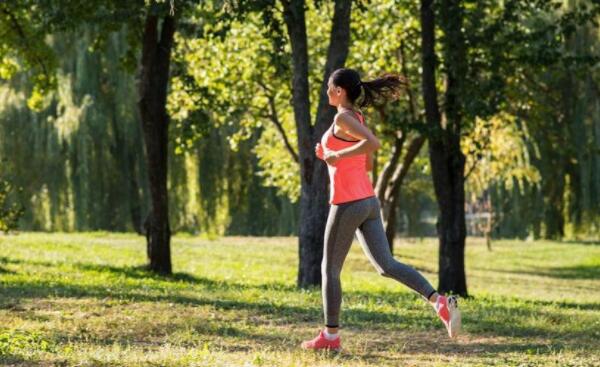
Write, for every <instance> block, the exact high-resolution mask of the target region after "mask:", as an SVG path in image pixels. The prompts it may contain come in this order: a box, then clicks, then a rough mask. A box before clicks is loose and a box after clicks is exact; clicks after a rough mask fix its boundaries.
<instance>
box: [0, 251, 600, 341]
mask: <svg viewBox="0 0 600 367" xmlns="http://www.w3.org/2000/svg"><path fill="white" fill-rule="evenodd" d="M4 261H6V259H5V260H4ZM8 261H9V262H14V261H17V262H24V261H21V260H8ZM27 263H29V261H27ZM36 264H38V265H48V266H56V265H67V266H71V267H74V268H78V269H81V270H84V271H93V272H100V273H107V272H108V273H110V274H114V275H117V276H119V277H124V278H125V279H141V280H144V279H151V280H156V281H165V282H182V283H185V284H190V285H201V286H202V287H204V289H200V290H198V296H188V295H183V294H180V293H178V289H173V290H168V289H165V287H164V284H161V283H157V284H144V286H143V287H141V286H140V284H139V283H137V284H120V283H119V282H118V281H117V282H111V283H110V284H107V285H106V286H100V285H79V284H76V283H74V282H70V281H69V280H68V279H67V280H63V279H61V281H56V280H51V281H28V280H20V281H11V282H7V283H5V284H4V285H3V287H2V288H0V308H5V309H6V308H8V309H14V306H15V304H18V303H20V301H21V300H23V299H31V298H46V297H93V298H97V299H106V298H113V299H122V300H128V301H134V302H139V301H147V302H168V303H178V304H183V305H194V306H203V305H209V306H212V307H214V308H216V309H222V310H245V311H249V312H252V313H256V314H257V315H261V316H264V317H267V318H268V317H273V316H277V318H278V319H279V320H283V322H284V323H292V324H297V323H303V322H305V323H312V322H315V323H320V319H321V314H322V311H321V305H320V304H315V305H314V306H313V307H306V306H304V307H300V306H294V305H288V304H280V303H277V302H269V301H257V302H252V301H250V302H248V301H245V300H240V299H233V298H231V297H235V295H233V296H232V295H229V294H225V295H223V294H219V293H218V292H210V291H219V290H220V291H243V290H253V289H259V290H263V291H280V292H289V293H295V292H298V289H297V288H296V287H295V286H292V285H286V284H281V283H272V284H239V283H234V282H229V281H227V282H226V281H216V280H212V279H208V278H203V277H198V276H194V275H190V274H187V273H176V274H174V275H172V276H161V275H156V274H154V273H151V272H149V271H147V270H146V269H145V267H144V266H136V267H117V266H111V265H97V264H86V263H75V264H73V263H64V264H56V263H51V262H48V263H45V262H36ZM314 291H317V290H314ZM282 298H284V297H282ZM345 298H346V299H347V300H352V299H363V298H364V299H373V298H377V299H378V302H379V303H387V304H389V305H392V306H394V307H396V306H397V305H398V303H401V304H403V305H402V307H403V306H407V307H412V306H415V305H416V303H415V302H414V301H415V298H416V296H414V295H411V294H399V293H394V292H378V293H376V294H374V293H373V292H365V291H346V292H345ZM538 304H539V305H544V306H550V305H552V306H557V307H559V308H568V309H582V310H593V311H596V310H598V309H600V305H598V304H573V303H560V302H545V301H530V302H523V303H517V304H513V305H511V304H510V303H509V304H508V305H505V304H502V303H498V304H494V305H493V306H492V305H490V309H489V310H488V309H486V308H487V307H486V306H479V307H477V306H475V307H470V310H472V311H473V312H472V314H466V315H465V318H464V324H465V325H467V331H468V332H469V333H470V334H474V335H475V334H479V335H494V336H508V337H528V336H533V337H543V338H549V337H550V338H551V339H552V340H559V339H561V338H565V339H566V340H567V341H568V343H569V344H577V343H579V342H581V343H582V344H586V343H588V342H589V340H594V339H595V338H596V337H597V335H596V331H595V330H594V329H593V327H591V326H590V327H585V325H584V327H581V326H579V325H578V327H577V328H576V329H575V330H574V331H571V330H568V328H567V329H565V328H552V325H549V326H548V327H538V326H533V325H527V323H528V322H530V321H531V320H536V319H538V318H540V317H543V318H546V319H548V320H550V322H552V323H556V324H561V323H564V322H569V321H570V320H569V319H568V317H569V316H567V315H562V314H556V313H555V312H549V311H545V310H540V309H539V307H536V305H538ZM423 307H426V306H425V305H423ZM490 311H491V312H490ZM343 315H344V319H346V322H345V325H346V326H347V327H350V328H364V327H365V325H368V327H369V328H371V327H373V328H375V329H377V328H382V327H387V326H389V325H394V324H395V325H398V327H402V328H407V329H412V330H413V331H414V332H420V331H423V330H427V329H432V328H438V327H439V325H438V324H437V320H435V319H434V318H433V317H431V318H429V319H425V318H423V317H422V316H420V315H419V314H418V313H414V312H413V313H410V312H409V313H402V311H399V312H381V311H375V310H366V309H359V308H352V309H344V310H343ZM317 325H318V324H317ZM228 327H229V328H230V329H228ZM228 327H227V326H226V327H225V328H224V329H222V330H221V329H219V327H217V328H216V329H215V328H212V327H208V328H206V326H200V327H199V329H198V330H199V331H202V330H204V331H202V332H206V333H209V334H215V333H216V334H217V335H220V334H219V333H222V332H224V333H230V332H231V333H232V334H235V335H238V336H239V337H241V338H245V337H253V338H254V337H256V338H259V337H258V336H256V335H254V333H248V332H247V331H240V330H239V328H236V327H235V326H228ZM203 328H204V329H203ZM223 330H224V331H223ZM273 338H275V339H273ZM277 338H278V337H273V336H266V337H265V339H264V341H265V342H275V341H276V340H277ZM259 339H260V338H259ZM498 348H500V347H498ZM510 348H513V349H510V350H513V351H520V350H521V349H515V348H520V346H513V347H510ZM530 348H532V346H529V347H528V348H527V349H530Z"/></svg>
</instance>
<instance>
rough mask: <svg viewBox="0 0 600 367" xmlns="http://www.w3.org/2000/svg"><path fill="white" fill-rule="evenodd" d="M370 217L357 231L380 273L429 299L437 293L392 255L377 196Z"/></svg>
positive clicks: (416, 272) (367, 253) (417, 273)
mask: <svg viewBox="0 0 600 367" xmlns="http://www.w3.org/2000/svg"><path fill="white" fill-rule="evenodd" d="M369 203H370V209H371V211H370V213H369V216H368V218H367V219H366V220H365V221H364V222H363V223H361V224H360V226H359V227H358V231H357V233H356V235H357V237H358V240H359V241H360V243H361V245H362V247H363V250H364V252H365V254H366V255H367V256H368V257H369V260H371V263H372V264H373V265H374V266H375V268H377V271H378V272H379V274H381V275H383V276H386V277H389V278H392V279H395V280H397V281H399V282H401V283H403V284H405V285H406V286H408V287H409V288H411V289H413V290H414V291H416V292H417V293H419V294H420V295H422V296H423V297H425V299H427V300H431V299H432V298H433V297H435V296H436V295H437V294H436V292H435V289H434V288H433V287H432V286H431V284H430V283H429V282H428V281H427V279H425V278H424V277H423V276H422V275H421V274H420V273H419V272H418V271H416V270H415V269H413V268H412V267H410V266H408V265H405V264H402V263H400V262H398V261H397V260H396V259H394V257H393V256H392V252H391V251H390V246H389V244H388V240H387V237H386V235H385V230H384V228H383V222H382V220H381V213H380V207H379V201H378V200H377V198H371V199H370V201H369Z"/></svg>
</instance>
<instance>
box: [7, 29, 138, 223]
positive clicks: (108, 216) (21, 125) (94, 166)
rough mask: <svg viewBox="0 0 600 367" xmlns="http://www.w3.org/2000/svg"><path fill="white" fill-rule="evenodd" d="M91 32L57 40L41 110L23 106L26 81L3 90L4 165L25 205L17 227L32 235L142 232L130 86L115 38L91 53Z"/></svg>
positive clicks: (119, 36) (20, 78)
mask: <svg viewBox="0 0 600 367" xmlns="http://www.w3.org/2000/svg"><path fill="white" fill-rule="evenodd" d="M92 32H93V29H91V28H83V29H82V30H81V32H78V34H77V35H75V34H57V35H54V36H52V37H51V41H50V44H51V46H52V48H53V49H54V51H55V52H56V54H57V55H59V57H58V71H57V88H56V90H55V91H53V92H51V93H50V94H48V95H47V96H46V97H45V100H44V101H43V106H44V108H43V109H42V110H41V111H32V110H30V109H29V108H28V107H27V105H26V96H27V95H28V93H29V89H28V88H30V86H31V84H30V83H29V82H28V79H27V77H28V75H27V73H23V74H19V75H17V76H16V77H15V78H13V80H11V82H10V83H6V84H4V85H3V86H2V88H3V93H4V94H5V96H6V98H3V100H2V102H3V106H2V113H1V118H2V129H3V134H1V135H2V138H3V139H2V142H1V143H0V147H1V152H2V157H5V158H6V159H7V160H8V161H10V163H11V167H10V172H11V173H12V174H13V175H14V176H15V177H16V178H17V179H18V180H19V182H18V184H19V185H20V186H22V187H23V188H24V193H25V194H26V196H27V197H28V198H30V203H28V205H27V207H28V210H27V212H26V214H25V217H24V219H23V224H24V228H27V229H33V230H64V231H72V230H96V229H106V230H119V231H124V230H138V231H139V230H140V222H141V212H142V210H143V208H142V201H141V196H142V195H143V191H144V183H143V180H142V179H141V177H143V172H141V169H142V168H141V167H142V165H140V160H141V159H142V158H143V155H142V149H141V147H140V146H139V144H137V142H138V141H139V139H140V135H139V131H138V127H137V126H138V124H136V119H137V117H136V114H135V112H133V111H132V109H131V107H130V104H132V103H134V98H135V97H134V96H135V94H134V93H133V78H132V77H131V76H129V73H127V71H126V70H124V69H123V68H122V67H121V66H120V64H119V58H120V57H121V56H122V55H123V53H124V52H125V51H126V48H127V46H126V45H127V43H126V40H125V39H124V34H123V33H114V34H112V35H111V36H110V37H108V38H107V40H106V45H105V46H104V47H103V49H102V51H100V50H94V49H91V48H90V46H91V44H92V41H93V38H92V36H91V33H92Z"/></svg>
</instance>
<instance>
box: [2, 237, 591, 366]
mask: <svg viewBox="0 0 600 367" xmlns="http://www.w3.org/2000/svg"><path fill="white" fill-rule="evenodd" d="M436 247H437V246H436V243H435V241H433V240H425V241H406V240H404V241H400V242H398V243H397V245H396V254H397V258H398V259H399V260H400V261H403V262H406V263H408V264H410V265H412V266H414V267H416V268H417V269H419V270H420V271H422V272H423V273H424V274H425V276H426V277H427V278H428V279H430V280H431V282H432V284H434V285H435V284H437V278H436V274H435V270H436V269H437V251H436ZM493 248H494V249H493V251H492V252H489V251H488V250H487V249H486V247H485V245H484V244H483V242H482V241H481V240H479V239H472V238H469V239H468V241H467V258H466V264H467V276H468V285H469V290H470V293H471V294H472V295H473V296H474V297H473V298H471V299H466V300H461V308H462V311H463V324H464V333H463V334H462V335H461V336H460V337H459V338H458V339H456V340H450V339H448V338H447V336H446V334H445V330H444V329H443V327H442V325H441V323H440V322H439V321H438V320H437V319H436V318H435V315H434V313H433V310H432V309H431V308H430V307H429V306H428V305H426V304H425V302H423V301H422V300H421V299H420V298H419V297H417V296H416V295H414V294H413V293H412V292H411V291H409V290H408V289H407V288H406V287H404V286H403V285H401V284H397V283H395V282H394V281H392V280H391V279H388V278H383V277H381V276H379V275H378V274H377V272H376V271H375V270H374V269H373V267H372V266H371V265H370V264H369V262H368V260H367V258H366V257H365V256H364V255H363V254H362V251H361V250H360V247H359V246H358V245H357V244H355V245H354V246H353V249H352V251H351V253H350V254H349V257H348V259H347V262H346V265H345V268H344V271H343V273H342V284H343V287H344V305H343V309H342V322H343V326H344V327H343V330H342V332H343V334H342V335H343V339H344V350H343V351H342V352H341V353H337V354H335V353H332V354H330V353H311V352H304V351H301V350H299V349H298V345H299V343H300V342H301V341H302V340H304V339H307V338H310V337H313V336H314V335H315V334H316V332H317V331H318V329H319V327H320V325H321V323H322V321H321V320H322V316H321V315H322V311H321V299H320V291H319V290H316V289H315V290H310V291H301V290H298V289H296V287H295V278H296V267H297V247H296V239H294V238H222V239H218V240H215V241H209V240H204V239H199V238H193V237H189V236H179V237H175V238H174V239H173V241H172V251H173V263H174V267H175V270H176V273H175V275H174V276H172V277H160V276H154V275H152V274H150V273H148V272H146V271H145V270H143V265H144V263H145V243H144V239H143V238H142V237H138V236H134V235H130V234H110V233H87V234H46V233H23V234H19V235H10V236H6V235H4V236H0V249H1V250H2V252H1V253H0V365H23V366H29V365H43V366H54V365H55V366H73V365H76V366H116V365H120V366H148V365H150V366H311V367H312V366H388V365H389V366H400V365H401V366H447V365H452V366H594V365H596V366H600V357H599V353H598V350H600V348H599V345H600V342H599V340H600V245H597V244H596V245H594V244H578V243H558V242H541V241H540V242H522V241H498V242H495V243H494V245H493Z"/></svg>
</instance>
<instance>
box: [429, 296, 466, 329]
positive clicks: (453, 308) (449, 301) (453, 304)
mask: <svg viewBox="0 0 600 367" xmlns="http://www.w3.org/2000/svg"><path fill="white" fill-rule="evenodd" d="M435 309H436V311H437V314H438V316H439V317H440V319H441V320H442V322H443V323H444V325H445V326H446V329H448V335H449V336H450V337H451V338H454V337H456V335H458V333H459V332H460V324H461V318H460V311H459V310H458V300H457V299H456V297H455V296H450V297H446V296H438V300H437V302H436V304H435Z"/></svg>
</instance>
